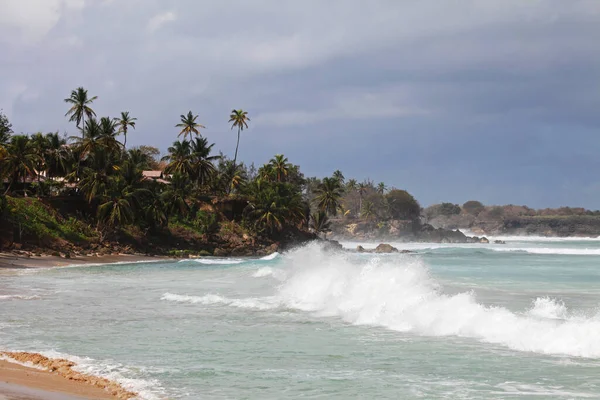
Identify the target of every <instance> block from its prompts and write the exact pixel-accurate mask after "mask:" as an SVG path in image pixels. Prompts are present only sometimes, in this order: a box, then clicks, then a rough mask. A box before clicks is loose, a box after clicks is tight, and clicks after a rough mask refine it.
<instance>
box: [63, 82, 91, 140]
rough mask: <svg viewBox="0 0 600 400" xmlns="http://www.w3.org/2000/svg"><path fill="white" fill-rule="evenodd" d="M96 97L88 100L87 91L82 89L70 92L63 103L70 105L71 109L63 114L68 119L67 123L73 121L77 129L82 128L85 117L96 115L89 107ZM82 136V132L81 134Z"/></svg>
mask: <svg viewBox="0 0 600 400" xmlns="http://www.w3.org/2000/svg"><path fill="white" fill-rule="evenodd" d="M97 98H98V96H94V97H91V98H88V91H87V89H84V88H82V87H78V88H77V89H75V90H73V91H71V96H70V97H68V98H66V99H65V103H68V104H70V105H71V108H70V109H69V111H67V113H66V114H65V117H70V118H69V121H75V124H76V126H77V128H80V129H81V128H83V126H85V117H88V119H89V118H92V117H95V116H96V113H95V112H94V110H92V108H91V107H90V105H91V104H92V103H93V102H94V100H96V99H97ZM82 135H83V132H82Z"/></svg>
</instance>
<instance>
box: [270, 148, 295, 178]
mask: <svg viewBox="0 0 600 400" xmlns="http://www.w3.org/2000/svg"><path fill="white" fill-rule="evenodd" d="M268 167H269V168H268V169H270V170H271V173H272V174H273V176H274V177H275V178H276V179H277V182H284V181H285V180H286V177H287V175H288V172H289V170H290V168H291V167H292V164H290V163H289V162H288V159H287V157H285V156H284V155H283V154H276V155H275V157H273V158H272V159H271V160H270V161H269V164H268Z"/></svg>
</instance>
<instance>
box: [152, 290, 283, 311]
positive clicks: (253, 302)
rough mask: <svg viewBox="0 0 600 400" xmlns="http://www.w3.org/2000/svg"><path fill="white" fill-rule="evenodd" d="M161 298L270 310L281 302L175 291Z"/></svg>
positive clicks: (272, 299) (269, 298) (179, 301)
mask: <svg viewBox="0 0 600 400" xmlns="http://www.w3.org/2000/svg"><path fill="white" fill-rule="evenodd" d="M161 300H166V301H173V302H177V303H190V304H204V305H214V304H223V305H226V306H231V307H237V308H250V309H257V310H270V309H273V308H277V307H279V304H278V303H277V302H276V301H275V299H274V298H273V297H261V298H246V299H230V298H227V297H223V296H219V295H216V294H207V295H204V296H188V295H180V294H173V293H165V294H163V295H162V297H161Z"/></svg>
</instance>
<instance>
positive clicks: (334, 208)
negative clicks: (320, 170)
mask: <svg viewBox="0 0 600 400" xmlns="http://www.w3.org/2000/svg"><path fill="white" fill-rule="evenodd" d="M315 193H316V194H317V197H316V198H315V200H316V201H317V207H318V208H319V210H321V211H324V212H326V213H327V214H331V215H333V216H336V215H337V212H338V210H341V209H342V206H341V203H340V200H341V198H342V186H341V185H340V182H339V181H338V180H337V179H335V178H323V181H322V182H321V184H320V185H319V186H318V187H317V189H316V191H315Z"/></svg>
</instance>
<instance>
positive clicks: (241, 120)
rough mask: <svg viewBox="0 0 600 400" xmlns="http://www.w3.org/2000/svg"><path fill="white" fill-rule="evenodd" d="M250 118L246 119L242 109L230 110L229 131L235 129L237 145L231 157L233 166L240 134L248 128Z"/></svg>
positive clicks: (246, 114) (245, 113)
mask: <svg viewBox="0 0 600 400" xmlns="http://www.w3.org/2000/svg"><path fill="white" fill-rule="evenodd" d="M249 121H250V118H248V112H247V111H244V110H242V109H239V110H231V115H229V122H231V129H233V128H237V131H238V132H237V144H236V145H235V156H234V157H233V165H234V167H235V164H236V162H237V155H238V147H239V146H240V132H241V131H243V130H244V128H248V122H249Z"/></svg>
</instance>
